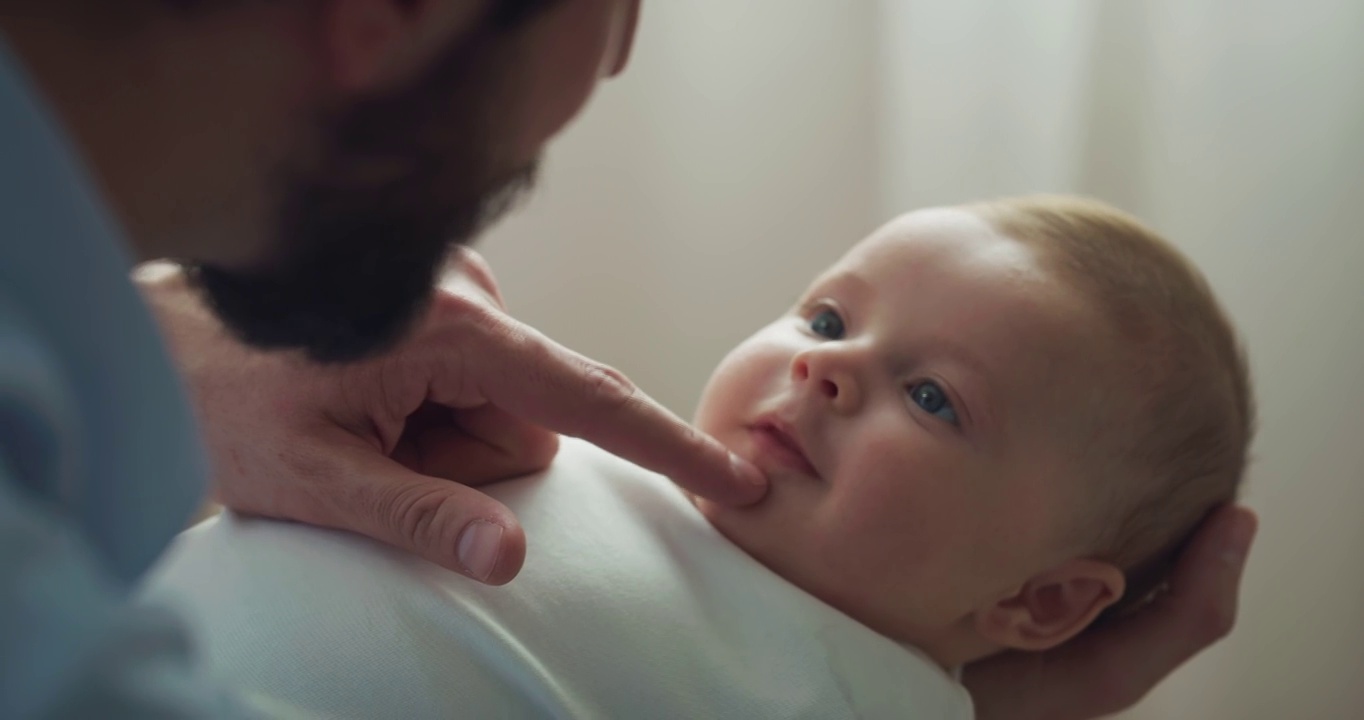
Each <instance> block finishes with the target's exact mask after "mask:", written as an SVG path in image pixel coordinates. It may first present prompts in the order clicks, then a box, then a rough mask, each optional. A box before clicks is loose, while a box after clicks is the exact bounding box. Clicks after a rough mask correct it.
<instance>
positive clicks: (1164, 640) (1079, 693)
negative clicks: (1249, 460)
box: [965, 506, 1256, 720]
mask: <svg viewBox="0 0 1364 720" xmlns="http://www.w3.org/2000/svg"><path fill="white" fill-rule="evenodd" d="M1255 527H1256V519H1255V514H1254V513H1252V512H1251V511H1250V510H1249V509H1248V508H1245V507H1242V506H1232V507H1226V508H1222V509H1221V510H1218V511H1217V512H1216V513H1214V514H1213V515H1212V516H1211V517H1209V518H1208V519H1207V520H1206V521H1204V523H1203V527H1201V528H1200V529H1199V531H1198V534H1197V535H1196V536H1195V537H1194V539H1193V542H1192V543H1190V545H1189V547H1188V549H1187V550H1185V551H1184V554H1183V556H1182V557H1180V559H1179V563H1178V565H1177V566H1176V567H1175V571H1174V575H1173V576H1172V577H1171V578H1170V588H1169V590H1168V592H1166V593H1164V594H1163V595H1161V596H1159V597H1158V599H1157V600H1156V601H1155V602H1153V603H1152V604H1151V605H1150V606H1148V607H1146V608H1143V609H1141V610H1139V611H1137V612H1136V613H1134V614H1133V615H1131V616H1129V617H1126V618H1122V619H1120V620H1116V621H1114V622H1113V623H1112V624H1111V625H1108V626H1105V627H1103V628H1099V629H1096V630H1095V631H1094V632H1092V633H1085V634H1082V635H1081V636H1079V637H1077V638H1076V639H1074V640H1072V641H1071V642H1069V643H1066V644H1064V645H1062V646H1060V647H1059V648H1057V649H1055V650H1052V651H1048V652H1046V653H1037V654H1028V653H1007V654H1004V655H999V656H996V657H993V658H989V659H987V660H983V661H981V662H979V663H976V664H974V665H970V666H968V667H967V668H966V678H965V679H966V686H967V688H969V689H970V691H971V696H972V698H973V699H974V701H975V704H976V717H977V718H979V720H1004V719H1006V718H1007V719H1008V720H1088V719H1089V718H1096V717H1101V716H1104V715H1110V714H1112V713H1116V712H1118V711H1120V710H1124V709H1126V708H1128V707H1131V706H1132V705H1135V704H1136V703H1137V701H1138V700H1140V699H1141V698H1142V697H1143V696H1145V695H1146V693H1147V692H1149V691H1150V690H1151V688H1153V687H1155V686H1156V684H1157V683H1159V682H1160V681H1161V680H1162V679H1164V678H1165V676H1167V675H1169V674H1170V673H1171V672H1173V671H1174V669H1175V668H1177V667H1179V666H1180V665H1181V664H1183V663H1184V661H1185V660H1188V659H1189V658H1191V657H1193V656H1194V655H1196V654H1198V653H1199V652H1200V651H1202V650H1204V649H1205V648H1207V647H1208V646H1209V645H1212V644H1213V643H1214V642H1216V641H1218V640H1220V639H1222V637H1224V636H1225V635H1226V634H1227V633H1229V632H1231V628H1232V625H1233V624H1234V623H1235V621H1236V602H1237V595H1238V594H1239V592H1240V587H1241V573H1242V571H1243V570H1244V569H1245V563H1246V554H1247V553H1248V552H1249V551H1250V543H1251V540H1252V539H1253V538H1254V536H1255Z"/></svg>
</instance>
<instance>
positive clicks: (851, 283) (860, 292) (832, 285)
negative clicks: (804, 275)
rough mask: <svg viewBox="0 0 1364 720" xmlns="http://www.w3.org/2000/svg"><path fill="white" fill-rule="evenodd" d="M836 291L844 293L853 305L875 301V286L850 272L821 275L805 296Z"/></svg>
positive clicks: (842, 271)
mask: <svg viewBox="0 0 1364 720" xmlns="http://www.w3.org/2000/svg"><path fill="white" fill-rule="evenodd" d="M830 290H838V291H839V292H840V293H846V294H847V295H848V296H849V300H850V301H851V302H852V303H853V304H860V303H866V302H871V301H873V300H875V299H876V295H877V292H876V286H874V285H872V284H871V283H870V282H869V281H867V279H866V278H864V277H862V276H861V275H859V274H857V273H856V272H853V271H852V270H839V271H837V272H833V273H830V274H828V275H822V276H820V277H819V278H817V279H816V280H815V281H814V282H813V283H811V284H810V288H809V290H807V291H806V293H805V294H806V295H807V296H810V295H818V294H820V292H821V291H823V292H828V291H830Z"/></svg>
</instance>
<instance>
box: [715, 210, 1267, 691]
mask: <svg viewBox="0 0 1364 720" xmlns="http://www.w3.org/2000/svg"><path fill="white" fill-rule="evenodd" d="M1249 397H1250V393H1249V389H1248V380H1247V371H1246V368H1245V363H1244V361H1243V359H1242V357H1241V355H1240V352H1239V349H1238V347H1237V344H1236V340H1235V336H1234V333H1233V331H1232V329H1231V326H1230V324H1229V323H1228V322H1227V320H1226V318H1225V316H1224V315H1223V313H1222V311H1221V310H1220V308H1219V307H1218V305H1217V303H1216V301H1215V299H1214V298H1213V297H1212V294H1211V292H1210V291H1209V290H1208V289H1207V287H1206V284H1205V283H1204V281H1203V280H1202V278H1201V276H1200V275H1199V274H1198V272H1197V271H1196V270H1194V269H1193V268H1192V267H1191V266H1190V265H1189V264H1188V262H1187V261H1186V260H1184V258H1183V257H1182V256H1181V255H1179V253H1178V252H1176V251H1174V250H1173V249H1172V248H1171V247H1170V246H1169V245H1168V244H1166V243H1165V242H1164V241H1162V240H1160V239H1159V238H1158V237H1157V236H1156V235H1155V234H1154V233H1152V232H1151V231H1149V230H1147V229H1146V228H1144V227H1143V226H1141V225H1140V224H1139V223H1137V222H1136V221H1134V220H1132V219H1131V218H1128V217H1127V216H1125V215H1122V214H1120V213H1118V212H1116V211H1114V210H1112V209H1111V208H1108V207H1107V206H1103V205H1101V204H1098V203H1092V202H1088V201H1081V200H1076V199H1069V198H1050V197H1046V198H1023V199H1015V200H1005V201H999V202H992V203H984V204H980V205H973V206H967V207H963V208H950V209H935V210H928V211H921V212H916V213H911V214H909V215H906V216H903V217H901V218H899V219H897V220H895V221H892V222H891V223H889V224H888V225H886V226H885V227H883V228H881V229H880V230H878V231H877V232H876V233H874V234H873V235H872V236H871V237H869V238H868V239H866V240H865V241H863V242H861V243H859V244H858V245H857V246H856V247H854V248H853V249H852V250H850V251H849V252H848V254H847V255H846V256H844V258H843V259H841V260H840V261H839V262H838V263H836V264H835V265H834V266H833V267H831V268H830V269H829V270H828V271H827V272H826V273H825V274H824V275H823V276H821V277H820V278H819V279H817V280H816V281H815V283H814V284H813V285H812V286H811V287H810V289H809V290H808V291H807V293H806V295H805V296H804V297H803V298H802V300H801V302H800V303H799V304H798V305H797V307H796V308H794V309H793V311H792V312H791V313H789V314H787V315H786V316H783V317H782V318H780V319H778V320H777V321H776V322H774V323H773V324H771V325H769V326H768V327H766V328H763V329H762V330H760V331H759V332H758V333H756V334H755V335H754V336H753V337H751V338H749V339H748V340H746V341H745V342H744V343H742V344H741V345H740V346H739V347H737V348H736V349H735V350H734V351H733V352H731V353H730V355H729V356H728V357H726V358H725V360H724V361H723V362H722V363H721V364H720V366H719V367H718V368H717V369H716V371H715V374H714V376H713V377H712V379H711V381H710V383H709V384H708V386H707V388H706V391H705V393H704V394H703V397H702V400H701V404H700V407H699V409H698V411H697V418H696V419H697V424H698V426H699V427H700V428H701V429H702V430H704V431H706V432H708V433H711V434H712V435H714V436H715V437H717V438H718V439H720V440H721V441H722V442H724V443H726V444H727V445H729V446H730V447H731V448H733V449H735V450H736V451H737V452H739V453H740V454H742V455H744V456H745V457H748V458H750V459H752V460H753V461H754V462H755V463H756V464H757V465H758V466H759V467H760V468H762V469H764V470H765V471H767V472H768V474H769V475H770V476H771V478H772V490H771V493H770V495H769V496H768V498H767V499H766V500H764V501H763V502H762V503H759V504H758V505H757V506H754V507H751V508H744V509H733V508H724V507H720V506H716V505H712V504H709V503H705V502H700V503H698V505H699V507H701V509H702V511H703V512H704V513H705V514H706V515H707V517H708V518H709V519H710V520H711V522H712V523H713V524H714V525H715V526H716V527H717V528H718V529H719V530H720V531H721V532H723V533H724V534H725V535H726V536H728V537H729V538H730V539H731V540H733V541H734V542H735V543H736V544H738V545H740V546H741V547H743V548H744V549H745V550H747V551H748V552H749V553H750V554H752V555H753V556H754V557H756V558H757V559H759V560H760V561H762V562H763V563H764V564H766V565H767V566H769V567H770V568H772V569H773V570H774V571H776V572H778V573H780V574H782V575H783V576H785V577H786V578H787V579H789V580H791V581H792V582H793V583H795V584H797V585H799V586H801V587H802V588H804V589H806V590H807V591H809V592H811V593H813V594H815V595H817V596H819V597H820V598H822V599H824V600H825V601H826V602H828V603H830V604H831V605H834V606H835V607H838V608H840V609H842V610H843V611H845V612H847V613H848V614H850V615H852V616H854V617H856V618H858V619H859V620H861V621H862V622H864V623H866V624H867V625H869V626H871V627H873V628H875V629H876V630H878V631H880V632H882V633H883V634H886V635H888V636H890V637H893V638H895V639H898V640H902V641H905V642H909V643H913V644H915V645H917V646H919V647H920V648H922V649H923V650H925V651H926V652H928V653H929V654H930V655H931V656H933V657H934V658H935V659H937V660H938V661H939V662H940V663H942V664H944V665H956V664H960V663H964V662H968V661H970V660H973V659H976V658H979V657H982V656H985V655H988V654H991V653H993V652H996V651H998V650H1000V649H1005V648H1016V649H1030V650H1041V649H1045V648H1048V647H1052V646H1055V645H1057V644H1060V643H1062V642H1064V641H1065V640H1067V639H1069V638H1071V637H1073V636H1074V635H1075V634H1076V633H1078V632H1080V631H1082V630H1083V629H1084V628H1085V627H1086V626H1088V625H1089V624H1090V623H1092V622H1093V621H1094V620H1095V619H1096V618H1097V617H1099V616H1100V614H1101V613H1104V612H1105V611H1107V612H1114V610H1115V609H1117V608H1121V607H1122V606H1125V605H1130V604H1131V603H1133V602H1136V601H1139V600H1141V599H1142V598H1144V597H1146V596H1147V595H1148V594H1149V593H1150V591H1151V590H1152V589H1153V588H1154V587H1155V586H1156V585H1157V584H1158V583H1159V581H1160V580H1161V579H1162V578H1163V573H1164V571H1165V569H1166V567H1167V564H1168V561H1169V559H1170V558H1171V557H1172V555H1173V553H1174V552H1175V550H1176V549H1177V548H1178V545H1179V544H1180V543H1181V542H1182V541H1183V539H1184V538H1185V537H1186V536H1187V535H1188V534H1189V533H1190V532H1191V531H1192V529H1193V528H1194V527H1195V526H1196V524H1197V522H1198V521H1199V520H1200V519H1201V517H1202V516H1203V515H1204V514H1205V513H1206V512H1207V511H1208V510H1209V509H1211V508H1212V507H1214V506H1215V505H1218V504H1220V503H1223V502H1226V501H1227V500H1230V499H1231V498H1232V497H1233V496H1234V495H1235V492H1236V488H1237V485H1238V484H1239V481H1240V477H1241V474H1242V470H1243V467H1244V463H1245V453H1246V447H1247V445H1248V442H1249V438H1250V434H1251V424H1252V422H1251V414H1252V411H1251V407H1250V400H1249Z"/></svg>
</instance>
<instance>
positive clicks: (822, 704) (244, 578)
mask: <svg viewBox="0 0 1364 720" xmlns="http://www.w3.org/2000/svg"><path fill="white" fill-rule="evenodd" d="M491 492H492V494H494V495H495V496H497V497H498V498H500V499H501V500H502V501H503V502H505V503H507V505H508V506H510V507H511V508H512V510H514V511H515V512H516V513H517V515H518V516H519V517H520V518H521V520H522V522H523V523H524V525H525V528H526V531H527V536H528V538H529V543H530V544H529V548H528V553H527V558H526V564H525V567H524V568H523V570H522V572H521V574H520V575H519V576H518V577H517V579H516V580H514V581H513V582H512V583H511V584H509V585H507V586H504V587H500V588H486V587H482V586H479V585H477V584H476V583H474V582H472V581H469V580H467V579H465V578H463V577H461V576H458V575H456V574H454V573H452V572H449V571H446V570H443V569H441V568H439V567H436V566H434V565H432V564H429V563H426V562H424V561H421V560H419V559H416V558H414V557H409V556H406V555H405V554H403V553H401V552H399V551H396V550H393V549H390V548H386V547H383V546H380V545H377V544H375V543H372V542H370V541H367V540H365V539H362V538H359V537H357V536H353V535H350V534H344V533H340V532H332V531H326V530H320V529H316V528H308V527H303V526H298V525H290V524H283V523H276V522H271V521H263V520H249V519H242V518H239V517H235V516H231V515H223V516H220V518H218V519H213V520H209V521H207V522H206V523H204V524H202V525H200V526H199V527H196V528H194V529H192V530H190V531H188V532H186V533H185V534H184V535H182V536H181V538H180V539H179V540H178V541H177V543H176V545H175V546H174V547H173V549H172V551H171V553H170V554H169V556H168V558H167V561H166V562H165V563H164V564H163V565H162V566H161V567H160V568H159V570H158V572H157V573H156V574H155V576H154V579H153V581H152V583H151V587H150V590H149V592H150V593H151V594H153V595H156V596H160V597H164V598H170V599H172V600H178V601H179V602H182V603H185V604H186V605H187V606H188V608H187V609H188V611H189V612H190V613H191V615H193V616H195V617H196V619H197V620H198V621H199V624H200V628H201V629H202V630H203V635H202V637H203V638H204V640H205V642H206V648H205V649H206V651H207V654H208V655H209V657H210V660H211V663H212V665H213V666H214V667H215V670H216V671H218V672H219V673H220V674H221V675H222V676H223V677H226V678H229V679H231V680H233V681H235V682H237V683H239V684H241V685H243V686H244V687H248V688H251V689H254V690H258V691H263V692H267V693H269V694H271V695H273V696H275V697H278V698H281V699H283V700H286V701H289V702H291V703H294V704H296V705H298V706H300V707H303V708H306V709H308V710H310V711H315V712H320V713H323V714H328V715H334V716H339V717H357V718H361V717H363V718H379V717H392V718H436V717H469V718H492V717H497V718H522V717H526V718H529V717H535V718H539V717H574V718H669V717H674V718H745V719H747V718H812V719H814V718H819V719H820V720H829V719H832V718H853V717H857V718H923V719H929V718H932V719H935V720H936V719H939V718H943V719H947V718H969V717H971V714H972V712H971V706H970V699H969V696H968V695H967V693H966V691H965V690H964V688H962V687H961V686H960V685H959V684H957V683H956V682H955V681H954V680H953V679H952V678H951V677H950V676H949V675H948V674H947V673H945V672H944V671H942V670H941V669H940V668H938V667H937V666H936V665H933V664H932V663H931V662H929V661H928V660H926V659H925V658H923V657H922V656H920V655H919V654H918V653H917V652H915V651H913V650H910V649H907V648H905V647H903V646H901V645H900V644H897V643H896V642H893V641H891V640H889V639H887V638H885V637H883V636H881V635H878V634H877V633H875V632H873V631H871V630H870V629H868V628H867V627H865V626H863V625H861V624H860V623H858V622H856V621H854V620H852V619H851V618H849V617H847V616H846V615H844V614H842V613H841V612H839V611H837V610H835V609H833V608H831V607H829V606H827V605H825V604H823V603H822V602H820V601H819V600H817V599H815V598H814V597H813V596H811V595H809V594H807V593H805V592H804V591H802V590H800V589H798V588H796V587H795V586H793V585H791V584H790V583H788V582H786V581H785V580H783V579H782V578H780V577H778V576H777V575H775V574H773V573H771V572H770V571H768V570H767V569H766V568H765V567H763V566H762V565H760V564H759V563H757V562H756V561H754V560H753V559H752V558H750V557H749V556H748V555H746V554H744V553H743V552H742V551H741V550H739V549H738V548H737V547H736V546H734V545H733V544H731V543H729V542H728V541H727V540H725V539H724V538H723V536H721V535H719V534H718V533H717V532H716V531H715V530H714V529H713V528H711V526H710V525H709V524H708V523H707V522H706V520H705V519H704V518H703V517H702V516H701V515H700V514H699V513H698V512H697V511H696V510H695V508H694V507H692V506H691V505H690V504H689V503H688V502H687V501H686V499H685V498H684V496H683V495H682V493H681V492H680V491H678V490H677V489H676V488H675V487H674V486H673V485H671V484H670V483H668V482H667V481H666V480H665V479H663V478H661V477H659V476H657V475H654V474H652V473H649V472H647V471H644V470H642V469H640V468H638V467H636V466H634V465H631V464H629V463H626V462H625V461H623V460H620V459H618V458H615V457H614V456H611V455H608V454H606V453H604V452H602V451H600V450H598V449H596V448H594V447H592V446H591V445H588V444H586V443H583V442H580V441H574V440H565V442H564V445H563V449H562V451H561V452H560V455H559V457H558V458H557V459H556V461H555V463H554V465H553V466H552V467H551V468H550V470H549V471H548V472H547V473H545V474H543V475H541V476H538V477H535V478H530V479H526V480H519V481H515V482H511V483H505V484H502V485H499V486H496V487H494V488H491Z"/></svg>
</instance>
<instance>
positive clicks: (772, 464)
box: [748, 418, 819, 478]
mask: <svg viewBox="0 0 1364 720" xmlns="http://www.w3.org/2000/svg"><path fill="white" fill-rule="evenodd" d="M748 430H749V436H750V437H751V438H752V439H753V444H754V446H755V449H756V450H757V456H758V457H757V458H756V459H755V463H756V464H757V465H758V467H759V468H760V469H762V470H764V471H771V470H773V469H783V470H787V471H795V472H798V473H800V474H802V475H808V476H810V477H813V478H818V477H819V473H818V472H816V471H815V466H814V464H812V463H811V462H810V458H809V456H807V455H806V454H805V448H804V446H802V444H801V442H800V438H799V437H798V436H797V435H796V433H795V431H794V430H793V429H792V428H791V427H790V426H789V425H787V424H786V423H784V422H782V421H780V420H778V419H775V418H763V419H761V420H759V421H758V422H755V423H754V424H753V425H751V426H749V428H748Z"/></svg>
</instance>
